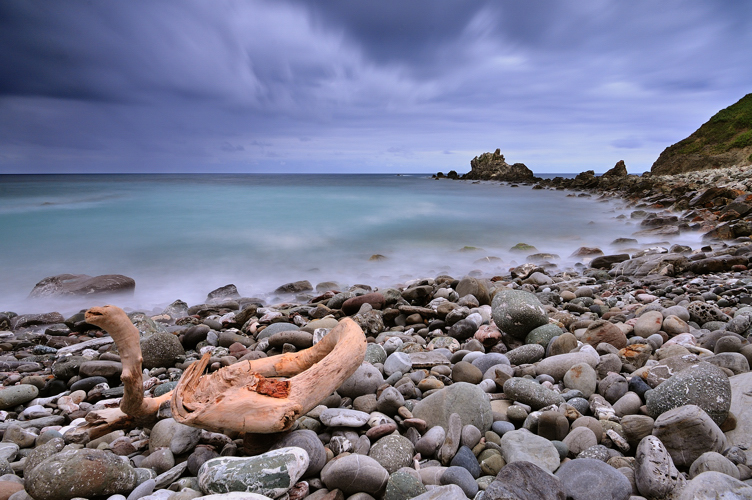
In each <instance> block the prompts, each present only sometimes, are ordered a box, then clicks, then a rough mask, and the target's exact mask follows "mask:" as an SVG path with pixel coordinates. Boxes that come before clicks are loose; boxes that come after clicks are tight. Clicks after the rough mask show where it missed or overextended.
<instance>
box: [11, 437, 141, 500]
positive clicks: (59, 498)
mask: <svg viewBox="0 0 752 500" xmlns="http://www.w3.org/2000/svg"><path fill="white" fill-rule="evenodd" d="M136 482H137V476H136V471H135V469H134V468H132V467H131V466H130V465H128V464H127V463H125V462H124V461H123V460H121V459H120V457H118V456H117V455H114V454H113V453H110V452H108V451H103V450H92V449H87V448H84V449H80V450H75V449H73V450H66V451H61V452H60V453H56V454H54V455H52V456H50V457H49V458H47V459H45V460H44V461H42V462H41V463H40V464H39V465H37V466H36V467H35V468H34V469H33V470H32V471H31V473H30V474H28V476H26V477H25V480H24V484H25V488H26V491H27V492H29V494H30V495H31V496H32V497H34V498H44V499H45V500H70V499H71V498H74V497H84V498H91V497H97V496H107V495H115V494H118V493H120V494H127V493H129V492H130V491H131V490H132V489H133V488H134V487H135V486H136Z"/></svg>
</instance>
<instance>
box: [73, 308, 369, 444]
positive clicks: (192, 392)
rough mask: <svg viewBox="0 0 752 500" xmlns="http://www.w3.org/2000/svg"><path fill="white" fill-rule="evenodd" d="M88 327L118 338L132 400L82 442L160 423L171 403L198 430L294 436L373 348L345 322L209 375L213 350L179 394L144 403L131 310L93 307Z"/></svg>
mask: <svg viewBox="0 0 752 500" xmlns="http://www.w3.org/2000/svg"><path fill="white" fill-rule="evenodd" d="M86 322H87V323H91V324H92V325H96V326H98V327H100V328H102V329H104V330H105V331H107V332H108V333H109V334H110V335H111V336H112V338H113V339H114V340H115V343H116V344H117V346H118V352H119V353H120V360H121V362H122V364H123V372H122V375H121V377H120V378H121V380H122V381H123V385H124V395H123V398H122V400H121V402H120V411H117V410H114V411H113V410H108V412H105V413H106V414H105V413H102V414H101V415H99V413H95V412H91V414H90V415H89V416H87V420H88V421H89V423H88V424H87V426H86V427H84V428H79V429H76V430H75V433H76V434H77V435H78V434H80V436H79V437H78V439H80V440H84V439H85V437H86V435H87V434H86V433H87V432H88V438H89V439H94V438H95V435H96V436H97V437H98V436H99V435H102V434H103V433H106V431H107V430H108V429H109V430H114V429H115V428H123V427H127V426H128V425H133V424H138V423H143V422H144V421H146V420H153V419H155V418H156V415H157V412H158V410H159V407H160V405H161V404H162V403H163V402H165V401H167V400H170V402H171V410H172V415H173V417H174V418H175V420H177V421H178V422H181V423H183V424H187V425H191V426H194V427H200V428H203V429H207V430H211V431H216V432H222V433H225V434H230V435H237V434H269V433H276V432H281V431H286V430H288V429H290V428H291V427H292V425H293V423H294V422H295V420H296V419H297V418H298V417H299V416H300V415H303V414H305V413H307V412H309V411H310V410H311V409H313V407H314V406H316V405H317V404H318V403H319V402H320V401H321V400H323V399H324V398H326V397H327V396H329V395H330V394H331V393H332V392H333V391H335V390H336V389H337V388H338V387H339V386H340V385H342V383H343V382H344V381H345V380H346V379H347V378H348V377H349V376H350V375H352V374H353V373H354V372H355V370H357V369H358V367H359V366H360V364H361V363H362V362H363V359H364V357H365V352H366V345H367V344H366V338H365V335H364V334H363V330H361V328H360V326H358V324H357V323H355V322H354V321H353V320H351V319H350V318H345V319H343V320H342V321H340V323H339V324H338V325H337V326H336V327H335V328H334V329H332V331H331V332H329V334H328V335H326V336H325V337H324V338H323V339H322V340H321V341H320V342H318V343H317V344H316V345H314V346H313V347H311V348H309V349H305V350H303V351H300V352H295V353H287V354H281V355H279V356H272V357H269V358H261V359H257V360H254V361H244V362H240V363H235V364H233V365H230V366H227V367H224V368H221V369H220V370H217V371H216V372H214V373H210V374H204V371H205V369H206V366H207V365H208V363H209V359H210V354H209V353H207V354H205V355H204V356H203V357H202V358H201V360H199V361H197V362H195V363H193V364H192V365H190V366H189V367H188V368H187V369H186V370H185V372H184V373H183V376H182V377H181V379H180V382H179V383H178V386H177V387H176V388H175V390H174V391H171V392H169V393H167V394H164V395H162V396H160V397H158V398H144V390H143V381H142V376H141V368H142V361H143V359H142V356H141V338H140V334H139V332H138V330H137V329H136V327H135V326H134V325H133V323H132V322H131V320H130V319H129V318H128V316H127V315H126V314H125V312H124V311H123V310H122V309H120V308H119V307H116V306H111V305H108V306H104V307H93V308H91V309H89V310H88V311H86ZM287 377H291V378H287ZM89 417H92V418H91V419H90V418H89ZM66 435H67V433H66Z"/></svg>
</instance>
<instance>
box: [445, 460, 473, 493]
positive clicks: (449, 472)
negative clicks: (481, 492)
mask: <svg viewBox="0 0 752 500" xmlns="http://www.w3.org/2000/svg"><path fill="white" fill-rule="evenodd" d="M441 484H445V485H446V484H456V485H457V486H459V487H460V488H462V491H463V492H464V493H465V495H466V496H467V497H470V498H473V497H474V496H475V494H476V493H478V483H476V482H475V479H474V478H473V476H472V475H471V474H470V472H469V471H468V470H467V469H464V468H462V467H447V469H446V471H444V474H442V475H441Z"/></svg>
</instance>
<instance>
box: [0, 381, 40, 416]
mask: <svg viewBox="0 0 752 500" xmlns="http://www.w3.org/2000/svg"><path fill="white" fill-rule="evenodd" d="M38 395H39V389H38V388H37V387H36V386H33V385H29V384H19V385H14V386H11V387H5V388H4V389H2V390H0V410H7V409H10V408H14V407H16V406H18V405H21V404H24V403H28V402H29V401H31V400H32V399H34V398H35V397H37V396H38Z"/></svg>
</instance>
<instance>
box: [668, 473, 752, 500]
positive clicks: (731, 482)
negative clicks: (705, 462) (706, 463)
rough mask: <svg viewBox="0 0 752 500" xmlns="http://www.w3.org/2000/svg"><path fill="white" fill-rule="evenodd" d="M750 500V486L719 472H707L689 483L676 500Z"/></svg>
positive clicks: (751, 488) (751, 489) (751, 490)
mask: <svg viewBox="0 0 752 500" xmlns="http://www.w3.org/2000/svg"><path fill="white" fill-rule="evenodd" d="M719 493H721V495H722V496H721V497H720V498H734V499H737V498H738V499H740V500H750V499H752V486H750V485H749V484H745V483H744V482H742V481H739V480H738V479H735V478H733V477H731V476H727V475H726V474H723V473H721V472H716V471H708V472H703V473H702V474H700V475H698V476H696V477H695V478H694V479H692V480H691V481H689V482H688V483H687V485H686V487H685V488H684V489H683V490H682V491H681V492H680V493H679V495H677V500H715V499H717V498H719Z"/></svg>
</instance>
